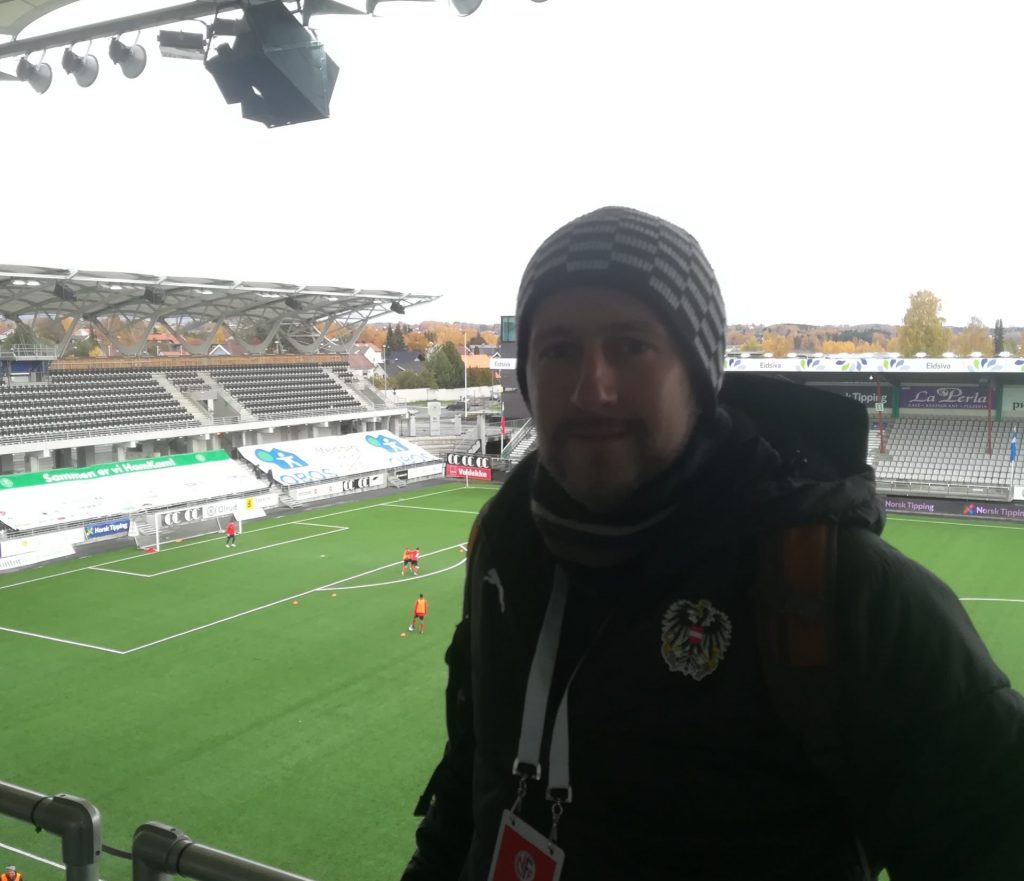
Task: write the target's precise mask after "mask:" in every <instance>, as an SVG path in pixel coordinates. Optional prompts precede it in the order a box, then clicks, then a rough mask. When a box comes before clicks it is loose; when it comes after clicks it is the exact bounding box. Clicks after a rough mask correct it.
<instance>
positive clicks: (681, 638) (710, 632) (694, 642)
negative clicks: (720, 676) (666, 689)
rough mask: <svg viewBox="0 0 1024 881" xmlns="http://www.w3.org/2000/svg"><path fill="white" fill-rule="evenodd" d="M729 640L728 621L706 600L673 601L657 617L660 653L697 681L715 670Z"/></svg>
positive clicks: (675, 668) (670, 664)
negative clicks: (660, 615) (658, 617)
mask: <svg viewBox="0 0 1024 881" xmlns="http://www.w3.org/2000/svg"><path fill="white" fill-rule="evenodd" d="M731 642H732V622H731V621H730V620H729V617H728V615H726V614H725V613H724V612H720V611H719V610H718V609H716V608H715V607H714V606H713V605H711V601H710V600H697V601H696V602H692V601H691V600H676V601H675V602H674V603H672V605H671V606H669V607H668V609H666V610H665V614H664V616H663V617H662V619H661V656H662V657H663V658H664V659H665V663H666V664H668V668H669V670H671V671H673V672H674V673H683V674H684V675H686V676H689V677H690V678H691V679H694V680H696V681H697V682H700V681H701V680H702V679H703V678H704V677H705V676H710V675H711V674H712V673H714V672H715V670H717V669H718V665H719V664H720V663H722V658H724V657H725V653H726V651H727V650H728V648H729V644H730V643H731Z"/></svg>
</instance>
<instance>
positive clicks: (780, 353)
mask: <svg viewBox="0 0 1024 881" xmlns="http://www.w3.org/2000/svg"><path fill="white" fill-rule="evenodd" d="M761 351H763V352H767V353H768V354H770V355H772V356H774V357H776V358H785V357H786V355H788V354H789V353H790V352H792V351H793V341H792V340H791V339H790V338H789V337H788V336H783V335H782V334H780V333H772V332H771V331H765V334H764V336H763V337H761Z"/></svg>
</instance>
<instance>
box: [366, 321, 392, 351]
mask: <svg viewBox="0 0 1024 881" xmlns="http://www.w3.org/2000/svg"><path fill="white" fill-rule="evenodd" d="M387 336H388V330H387V328H386V327H384V326H382V325H380V324H368V325H366V327H364V328H363V332H362V333H361V334H359V342H361V343H369V344H370V345H371V346H376V347H377V348H378V349H379V348H380V347H381V346H383V345H384V342H385V340H387Z"/></svg>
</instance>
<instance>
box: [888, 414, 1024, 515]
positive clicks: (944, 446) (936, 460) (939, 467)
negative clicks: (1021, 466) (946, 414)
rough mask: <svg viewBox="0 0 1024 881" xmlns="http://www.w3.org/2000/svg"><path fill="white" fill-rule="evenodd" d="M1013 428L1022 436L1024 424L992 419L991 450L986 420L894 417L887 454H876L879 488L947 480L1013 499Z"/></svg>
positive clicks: (984, 492)
mask: <svg viewBox="0 0 1024 881" xmlns="http://www.w3.org/2000/svg"><path fill="white" fill-rule="evenodd" d="M1014 427H1016V428H1017V431H1018V435H1024V424H1018V423H1016V422H1009V421H1004V422H994V423H992V453H991V454H989V453H988V423H987V422H986V421H984V420H981V419H968V418H961V419H955V418H954V419H949V418H945V419H943V418H923V417H911V416H904V417H901V418H900V419H895V420H890V422H889V424H888V426H887V427H886V429H885V454H884V455H877V454H876V460H875V463H874V465H875V471H876V474H877V477H878V482H879V487H880V488H882V489H892V488H899V489H902V490H906V489H907V488H908V486H909V485H911V484H929V485H935V484H947V485H950V486H951V487H954V488H955V487H959V488H961V489H963V488H968V489H970V488H974V489H976V490H978V491H980V493H983V494H987V495H990V497H995V498H1009V493H1010V486H1011V484H1012V480H1013V473H1014V463H1011V462H1010V458H1009V453H1008V451H1009V445H1010V436H1011V434H1012V432H1013V429H1014ZM971 494H976V493H971Z"/></svg>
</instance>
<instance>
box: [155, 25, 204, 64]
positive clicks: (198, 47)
mask: <svg viewBox="0 0 1024 881" xmlns="http://www.w3.org/2000/svg"><path fill="white" fill-rule="evenodd" d="M156 42H157V44H158V45H159V46H160V54H161V55H163V56H164V58H186V59H188V60H190V61H202V60H203V59H204V58H205V57H206V37H205V36H204V35H203V34H196V33H192V32H190V31H160V32H159V33H158V34H157V35H156Z"/></svg>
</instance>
